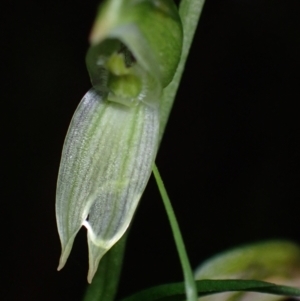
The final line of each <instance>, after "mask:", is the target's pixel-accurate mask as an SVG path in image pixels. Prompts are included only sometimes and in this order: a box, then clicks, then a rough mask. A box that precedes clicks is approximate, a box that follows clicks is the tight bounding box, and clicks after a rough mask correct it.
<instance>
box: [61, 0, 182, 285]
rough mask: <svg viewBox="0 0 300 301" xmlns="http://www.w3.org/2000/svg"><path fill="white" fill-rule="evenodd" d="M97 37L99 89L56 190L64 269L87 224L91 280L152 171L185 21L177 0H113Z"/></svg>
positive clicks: (90, 61)
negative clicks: (162, 107)
mask: <svg viewBox="0 0 300 301" xmlns="http://www.w3.org/2000/svg"><path fill="white" fill-rule="evenodd" d="M90 40H91V47H90V49H89V50H88V53H87V58H86V61H87V68H88V71H89V74H90V77H91V82H92V85H93V88H92V89H91V90H90V91H88V92H87V93H86V95H85V96H84V97H83V99H82V100H81V102H80V104H79V106H78V108H77V110H76V112H75V114H74V116H73V118H72V121H71V124H70V127H69V130H68V133H67V136H66V138H65V142H64V147H63V152H62V159H61V164H60V170H59V175H58V182H57V195H56V219H57V225H58V232H59V236H60V240H61V245H62V254H61V258H60V263H59V267H58V269H59V270H60V269H61V268H62V267H63V266H64V265H65V263H66V260H67V258H68V256H69V254H70V252H71V249H72V245H73V242H74V239H75V236H76V234H77V233H78V231H79V229H80V228H81V226H82V225H84V226H85V227H86V228H87V231H88V248H89V272H88V281H89V282H91V281H92V278H93V276H94V274H95V272H96V271H97V267H98V264H99V261H100V259H101V258H102V257H103V255H104V254H105V253H106V252H107V251H108V250H109V249H110V248H111V247H112V246H113V245H114V244H115V243H116V242H117V241H118V240H119V239H120V238H121V236H122V235H123V234H124V232H125V231H126V229H127V228H128V226H129V224H130V221H131V219H132V217H133V214H134V212H135V209H136V207H137V205H138V202H139V200H140V198H141V195H142V193H143V191H144V189H145V187H146V184H147V182H148V179H149V177H150V174H151V168H152V164H153V162H154V159H155V156H156V153H157V147H158V135H159V114H160V97H161V94H162V91H163V88H164V87H165V86H167V85H168V83H169V82H170V81H171V80H172V77H173V75H174V73H175V71H176V67H177V64H178V61H179V58H180V53H181V43H182V28H181V22H180V19H179V16H178V13H177V10H176V7H175V6H174V4H173V2H172V1H171V0H110V1H106V2H105V3H104V4H103V6H102V9H101V10H100V12H99V16H98V17H97V19H96V22H95V25H94V27H93V30H92V34H91V37H90Z"/></svg>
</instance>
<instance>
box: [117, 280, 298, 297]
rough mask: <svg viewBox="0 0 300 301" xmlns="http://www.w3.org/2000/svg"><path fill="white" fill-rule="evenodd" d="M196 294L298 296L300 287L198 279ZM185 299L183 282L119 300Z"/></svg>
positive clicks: (251, 281)
mask: <svg viewBox="0 0 300 301" xmlns="http://www.w3.org/2000/svg"><path fill="white" fill-rule="evenodd" d="M196 284H197V291H198V296H199V297H201V296H206V295H211V294H216V293H222V292H233V291H240V292H257V293H264V294H275V295H281V296H291V297H300V289H298V288H294V287H288V286H282V285H276V284H272V283H268V282H264V281H257V280H198V281H196ZM183 300H185V289H184V284H183V283H182V282H181V283H171V284H164V285H160V286H156V287H152V288H150V289H147V290H144V291H141V292H139V293H136V294H134V295H132V296H130V297H128V298H125V299H122V300H121V301H183Z"/></svg>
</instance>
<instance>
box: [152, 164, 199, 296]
mask: <svg viewBox="0 0 300 301" xmlns="http://www.w3.org/2000/svg"><path fill="white" fill-rule="evenodd" d="M153 174H154V177H155V180H156V183H157V186H158V189H159V192H160V194H161V197H162V200H163V203H164V205H165V208H166V211H167V215H168V218H169V221H170V225H171V228H172V232H173V236H174V240H175V244H176V247H177V251H178V254H179V258H180V261H181V266H182V270H183V275H184V282H185V292H186V297H187V300H188V301H197V299H198V294H197V286H196V282H195V279H194V275H193V271H192V269H191V265H190V262H189V258H188V255H187V253H186V249H185V245H184V242H183V238H182V235H181V232H180V229H179V225H178V222H177V219H176V216H175V212H174V210H173V207H172V204H171V201H170V199H169V196H168V193H167V191H166V189H165V186H164V183H163V181H162V178H161V176H160V174H159V171H158V168H157V166H156V165H155V164H154V165H153Z"/></svg>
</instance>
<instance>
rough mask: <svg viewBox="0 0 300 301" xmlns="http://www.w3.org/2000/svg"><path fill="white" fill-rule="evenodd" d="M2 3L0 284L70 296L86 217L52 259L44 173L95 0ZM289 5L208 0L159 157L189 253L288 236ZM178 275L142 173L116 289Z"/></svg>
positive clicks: (85, 85) (48, 174) (293, 11)
mask: <svg viewBox="0 0 300 301" xmlns="http://www.w3.org/2000/svg"><path fill="white" fill-rule="evenodd" d="M1 5H2V8H1V12H2V13H4V15H3V17H2V18H1V19H2V21H3V24H2V34H3V36H2V42H1V45H2V46H1V48H2V50H4V54H2V60H1V65H2V67H4V71H3V72H2V76H1V83H2V84H1V86H2V88H1V92H2V97H1V98H2V99H1V106H2V108H1V122H2V126H1V129H2V130H3V134H2V135H1V140H2V141H1V149H2V152H3V154H2V156H1V159H2V164H1V166H2V168H1V169H2V177H1V178H2V180H1V191H2V197H1V216H2V218H1V220H2V222H3V226H2V227H1V238H2V239H1V240H2V247H1V253H2V256H1V257H2V260H1V262H2V263H1V266H2V267H1V274H2V276H4V280H5V281H7V282H5V284H3V285H2V288H3V289H4V292H3V293H1V297H0V298H1V300H23V301H29V300H30V301H40V300H43V301H53V300H55V301H62V300H64V301H66V300H72V301H79V300H81V297H82V294H83V292H84V289H85V287H86V284H87V283H86V275H87V246H86V238H85V236H86V231H85V229H83V230H81V231H80V233H79V235H78V237H77V238H76V241H75V245H74V247H73V250H72V253H71V256H70V258H69V260H68V262H67V265H66V267H65V268H64V269H63V270H62V271H61V272H57V271H56V267H57V264H58V259H59V255H60V244H59V238H58V234H57V230H56V224H55V212H54V202H55V186H56V177H57V171H58V166H59V161H60V153H61V149H62V145H63V140H64V136H65V134H66V131H67V127H68V124H69V121H70V119H71V117H72V114H73V112H74V110H75V108H76V106H77V104H78V103H79V101H80V99H81V97H82V96H83V95H84V93H85V92H86V91H87V90H88V89H89V88H90V82H89V78H88V74H87V71H86V68H85V61H84V58H85V53H86V50H87V47H88V40H87V37H88V34H89V30H90V28H91V25H92V22H93V19H94V16H95V13H96V9H97V6H98V0H89V1H78V0H73V1H58V0H52V1H29V0H27V1H9V2H8V1H7V2H5V7H4V6H3V4H1ZM299 15H300V2H299V1H298V0H272V1H269V0H207V3H206V5H205V8H204V11H203V15H202V18H201V21H200V23H199V26H198V29H197V32H196V36H195V40H194V44H193V46H192V50H191V53H190V57H189V60H188V62H187V66H186V70H185V73H184V75H183V80H182V83H181V86H180V89H179V92H178V95H177V99H176V102H175V105H174V107H173V110H172V114H171V117H170V119H169V123H168V126H167V129H166V132H165V135H164V139H163V142H162V144H161V148H160V151H159V154H158V157H157V163H158V166H159V168H160V171H161V174H162V176H163V178H164V181H165V184H166V187H167V189H168V192H169V194H170V197H171V200H172V202H173V205H174V208H175V211H176V214H177V217H178V220H179V223H180V225H181V228H182V232H183V235H184V238H185V242H186V246H187V250H188V253H189V255H190V260H191V264H192V266H193V267H196V266H197V265H198V264H199V263H200V262H202V261H203V260H205V259H207V258H208V257H210V256H211V255H213V254H215V253H217V252H220V251H221V250H224V249H226V248H230V247H233V246H235V245H239V244H243V243H248V242H252V241H258V240H263V239H269V238H285V239H291V240H294V241H296V242H300V235H299V207H298V203H299V196H300V192H299V178H300V177H299V167H300V158H299V138H300V136H299V135H300V131H299V130H300V127H299V117H298V116H299V110H298V102H299V100H300V92H299V67H300V56H299V51H300V36H299V30H300V18H299ZM2 21H1V23H2ZM181 279H182V274H181V268H180V264H179V261H178V258H177V253H176V250H175V247H174V243H173V239H172V234H171V231H170V227H169V225H168V222H167V218H166V215H165V212H164V208H163V205H162V202H161V201H160V197H159V194H158V192H157V188H156V186H155V183H154V181H153V179H152V178H151V179H150V182H149V185H148V187H147V188H146V191H145V194H144V197H143V198H142V201H141V203H140V206H139V209H138V212H137V214H136V216H135V220H134V222H133V224H132V229H131V233H130V237H129V240H128V247H127V250H126V254H125V261H124V269H123V273H122V278H121V283H120V289H119V293H118V296H119V297H124V296H126V295H128V294H130V293H132V292H135V291H137V290H140V289H142V288H146V287H149V286H152V285H156V284H161V283H166V282H172V281H180V280H181Z"/></svg>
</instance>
